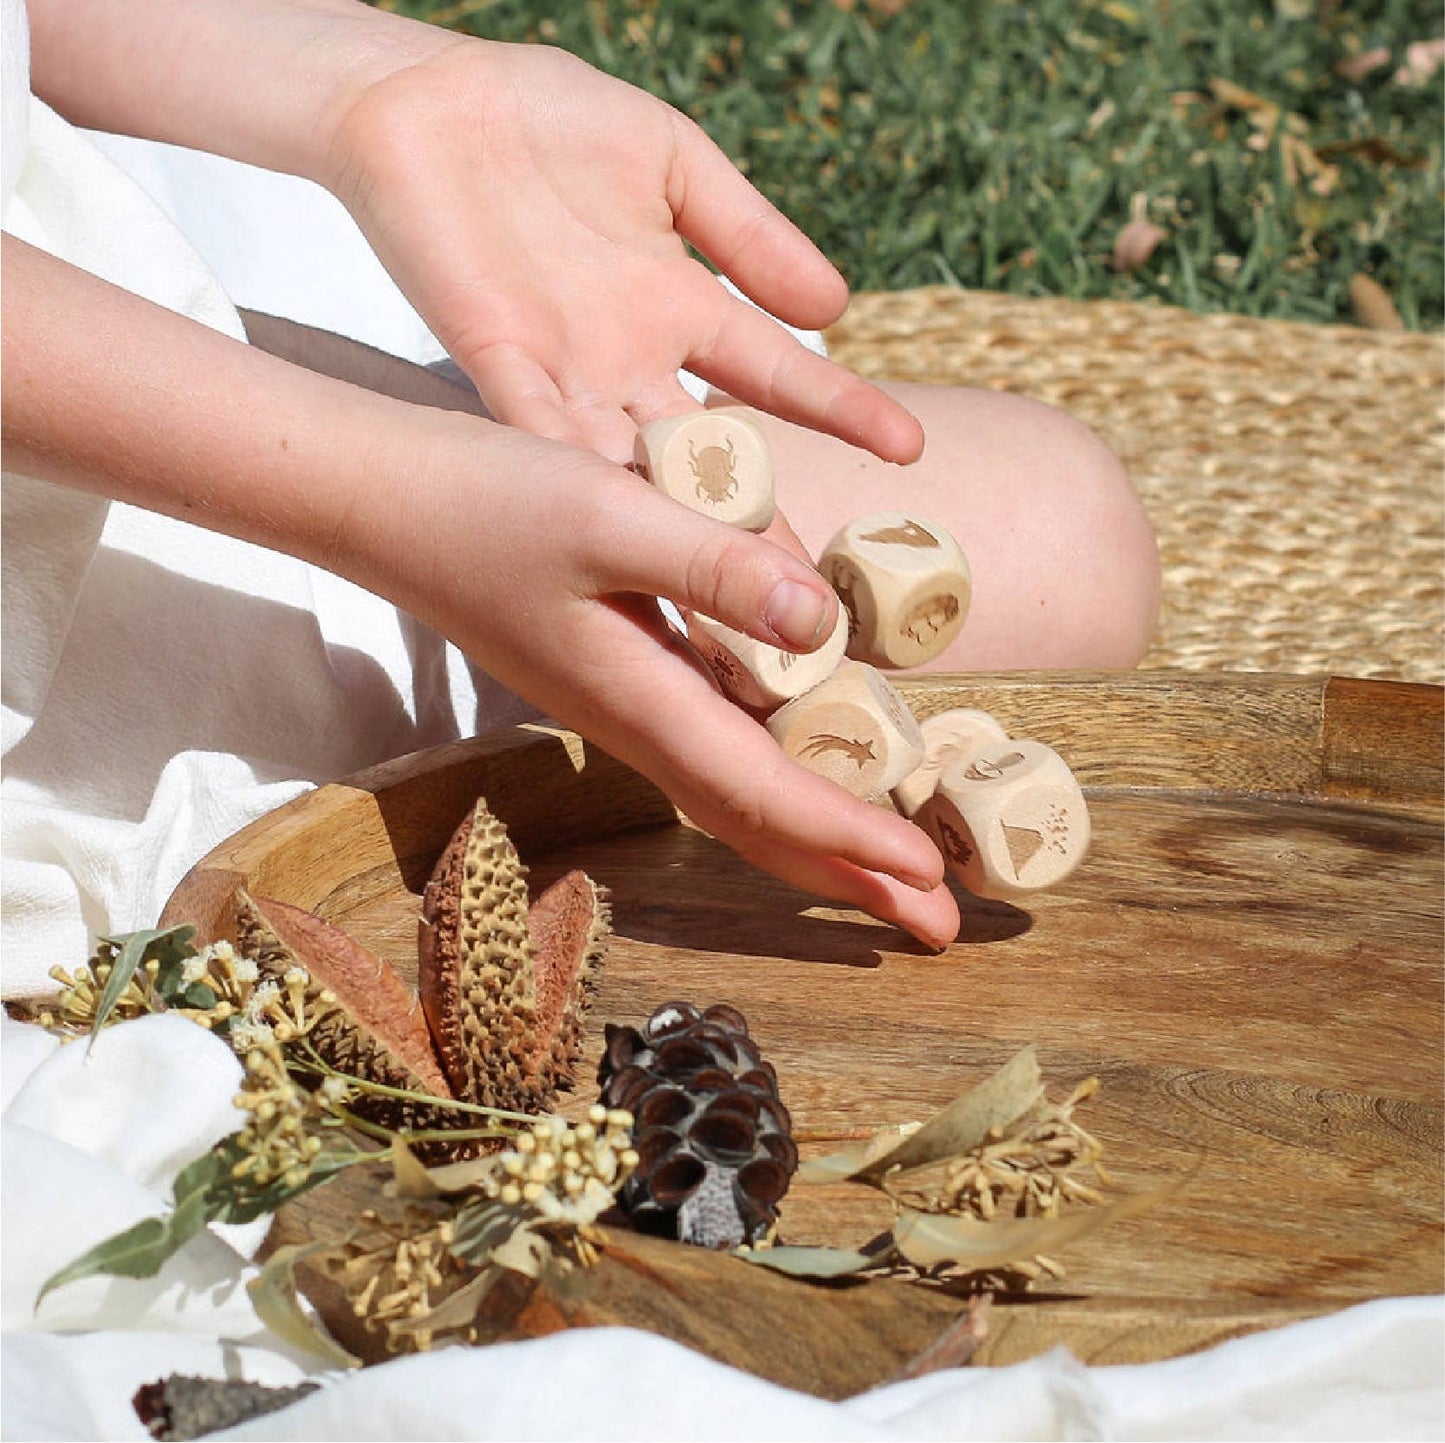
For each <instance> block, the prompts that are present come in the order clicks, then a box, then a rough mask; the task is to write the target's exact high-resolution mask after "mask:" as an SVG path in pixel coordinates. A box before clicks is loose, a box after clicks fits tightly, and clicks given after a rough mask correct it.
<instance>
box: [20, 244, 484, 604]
mask: <svg viewBox="0 0 1445 1443" xmlns="http://www.w3.org/2000/svg"><path fill="white" fill-rule="evenodd" d="M4 274H5V305H4V308H3V327H4V366H3V371H0V381H3V407H4V426H3V441H4V464H5V469H6V470H13V471H18V472H21V473H24V474H28V475H33V476H36V477H39V478H41V479H43V480H49V481H53V482H56V483H58V484H61V485H66V486H73V487H76V488H79V489H83V490H89V491H94V492H97V493H100V494H103V495H107V496H110V497H113V498H115V499H118V500H123V501H129V502H132V503H134V504H135V505H137V506H142V507H146V508H148V509H150V510H154V511H158V512H162V513H164V514H166V515H169V516H176V517H180V518H182V519H184V520H188V521H193V522H196V523H198V524H200V525H203V526H206V527H209V528H210V529H212V530H216V531H220V532H224V533H226V534H228V535H232V536H238V537H242V538H244V539H246V540H249V541H254V542H258V543H260V544H262V545H265V546H269V547H273V548H275V549H277V550H281V551H286V552H289V553H290V554H292V555H295V556H300V557H303V558H305V559H307V560H310V561H314V562H317V563H318V564H321V565H325V566H328V567H330V568H331V569H333V570H337V571H339V572H341V573H342V574H344V575H348V576H350V577H351V579H353V580H355V581H358V582H360V583H361V584H363V585H367V586H370V587H371V588H372V589H373V590H382V591H384V590H386V589H387V588H388V586H389V585H390V584H391V580H392V578H388V576H387V575H386V566H385V562H384V561H383V560H382V558H383V557H384V555H385V552H386V548H385V546H384V544H383V543H384V536H383V534H382V533H383V532H384V531H385V529H386V527H387V526H388V524H389V508H392V507H399V506H400V505H401V498H400V494H399V488H398V487H396V486H394V485H393V484H392V479H393V478H396V477H401V476H405V475H407V474H408V473H409V472H410V471H412V470H413V469H414V467H415V464H416V457H415V452H416V450H417V449H419V445H422V444H425V442H426V440H427V438H428V437H429V436H430V435H431V433H432V431H433V430H436V431H438V432H439V434H442V435H445V436H447V437H448V444H453V443H452V442H451V441H450V433H449V432H447V431H446V428H447V427H453V428H454V427H456V426H457V425H458V424H465V425H467V426H471V427H476V428H478V432H477V434H478V436H479V438H481V439H485V438H486V436H488V435H489V434H490V433H491V432H494V431H495V430H496V428H495V427H492V426H489V425H488V423H487V422H484V421H479V420H475V419H474V418H470V417H467V418H461V417H452V416H447V415H444V414H443V413H440V412H432V411H429V410H428V409H427V408H424V407H417V406H410V405H407V404H405V403H403V402H398V401H392V400H390V399H387V398H384V397H378V396H374V395H372V394H371V393H369V392H366V391H363V390H361V389H359V388H357V387H354V386H350V385H347V384H345V383H343V382H340V381H335V380H332V379H330V378H329V377H325V376H319V375H315V374H312V373H310V372H308V371H305V370H302V369H300V368H298V367H296V366H292V365H289V364H287V363H286V362H285V361H282V360H278V359H277V358H275V357H273V356H269V355H266V354H265V353H263V352H261V351H259V350H257V349H255V348H254V347H250V346H245V345H242V344H240V343H239V342H237V341H233V340H231V339H230V338H229V337H226V336H223V335H221V334H219V333H218V332H215V331H212V330H210V329H209V328H207V327H205V326H202V325H200V324H198V323H196V322H194V321H189V320H186V319H185V318H183V317H181V316H178V315H175V314H173V313H172V312H170V311H167V310H164V309H162V308H161V307H158V306H154V305H151V304H150V303H149V302H147V301H144V300H141V299H140V298H139V297H136V296H133V295H131V294H129V293H128V292H125V291H122V290H119V289H117V288H116V287H113V286H110V285H108V284H106V283H105V282H104V281H100V280H97V279H96V278H95V277H93V276H90V275H88V274H86V273H85V272H83V271H78V270H76V269H75V268H73V267H71V266H68V265H66V264H65V263H64V262H62V261H58V260H56V259H54V258H53V257H51V256H48V255H46V254H45V253H44V252H41V251H38V250H35V249H33V248H31V247H29V246H27V245H25V244H24V243H23V242H20V241H17V240H15V239H14V238H13V237H10V236H8V235H7V236H5V237H4Z"/></svg>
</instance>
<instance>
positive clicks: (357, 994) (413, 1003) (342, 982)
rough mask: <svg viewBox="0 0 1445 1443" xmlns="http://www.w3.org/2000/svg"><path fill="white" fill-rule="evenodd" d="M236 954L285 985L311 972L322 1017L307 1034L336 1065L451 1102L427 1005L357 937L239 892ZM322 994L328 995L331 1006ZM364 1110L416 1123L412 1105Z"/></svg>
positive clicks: (313, 1003)
mask: <svg viewBox="0 0 1445 1443" xmlns="http://www.w3.org/2000/svg"><path fill="white" fill-rule="evenodd" d="M236 950H237V951H238V952H239V953H240V954H241V956H243V957H245V958H247V959H249V960H250V961H252V962H254V963H255V964H256V966H257V969H258V971H259V972H260V974H261V976H262V977H263V978H266V979H269V980H270V981H272V982H275V983H277V984H278V985H282V984H284V983H285V982H286V979H287V974H288V973H290V972H291V971H292V969H294V968H298V967H299V968H301V969H303V970H304V971H305V973H306V979H307V980H306V982H305V984H304V985H305V996H306V1006H307V1008H308V1009H313V1010H319V1011H320V1012H321V1016H320V1018H319V1020H317V1021H316V1022H315V1023H314V1024H313V1025H311V1026H310V1028H309V1030H308V1032H307V1037H308V1040H309V1041H310V1043H311V1045H312V1046H313V1047H314V1048H315V1049H316V1051H317V1052H318V1053H319V1054H320V1055H321V1056H322V1057H323V1058H324V1059H325V1060H326V1061H327V1062H329V1063H330V1064H331V1065H332V1066H333V1067H335V1068H337V1069H339V1070H340V1071H342V1072H348V1073H350V1074H351V1075H352V1076H354V1077H364V1078H367V1079H369V1080H370V1081H372V1082H380V1083H384V1084H385V1085H386V1086H388V1087H399V1088H404V1089H405V1090H407V1091H409V1092H422V1093H431V1094H433V1095H435V1096H437V1097H450V1096H451V1089H450V1087H449V1086H448V1084H447V1079H446V1077H445V1075H444V1074H443V1072H442V1068H441V1064H440V1062H439V1061H438V1059H437V1054H436V1051H435V1049H434V1048H433V1046H432V1040H431V1034H430V1033H429V1032H428V1030H427V1025H426V1019H425V1018H424V1017H423V1015H422V1011H421V1006H420V1004H419V1002H418V1001H417V998H416V995H415V994H414V993H413V992H412V990H411V988H409V987H408V986H407V985H406V983H405V982H403V981H402V979H401V978H400V977H399V976H398V975H397V973H396V972H395V971H394V970H393V969H392V968H391V967H390V966H388V965H387V964H386V963H385V962H384V961H382V959H381V958H379V957H377V956H376V955H375V954H373V953H371V952H368V951H367V949H366V948H365V947H363V946H362V945H361V944H360V943H359V942H357V941H356V940H355V939H354V938H352V937H350V936H348V935H347V933H345V932H343V931H342V930H341V929H340V928H339V927H336V926H334V925H332V924H331V923H330V922H326V921H324V920H322V918H320V917H317V916H314V915H313V914H312V913H310V912H307V911H304V910H302V909H301V908H300V907H292V906H290V905H289V904H287V903H285V902H277V901H274V900H272V899H270V898H266V897H252V896H251V895H250V894H249V893H247V892H246V891H245V890H244V889H241V890H240V891H239V892H238V894H237V908H236ZM323 994H329V1001H327V1000H324V998H323ZM355 1105H356V1108H357V1110H358V1111H360V1112H363V1113H365V1114H366V1115H368V1116H374V1117H376V1119H377V1120H378V1121H381V1122H384V1123H386V1124H387V1125H388V1126H406V1125H408V1124H414V1123H415V1122H416V1121H417V1119H416V1118H415V1117H414V1116H413V1111H414V1109H413V1107H412V1105H411V1104H406V1103H400V1102H393V1101H390V1100H388V1099H382V1098H370V1099H363V1100H359V1101H358V1102H357V1103H356V1104H355Z"/></svg>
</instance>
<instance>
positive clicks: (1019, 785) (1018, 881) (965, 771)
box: [913, 740, 1089, 898]
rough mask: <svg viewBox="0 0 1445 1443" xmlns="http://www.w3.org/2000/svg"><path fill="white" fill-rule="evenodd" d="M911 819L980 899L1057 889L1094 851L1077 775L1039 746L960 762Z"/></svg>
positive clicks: (993, 751) (1008, 745) (994, 746)
mask: <svg viewBox="0 0 1445 1443" xmlns="http://www.w3.org/2000/svg"><path fill="white" fill-rule="evenodd" d="M913 820H914V821H915V822H917V823H918V825H919V826H921V827H922V828H923V829H924V831H926V832H927V833H928V834H929V835H930V836H931V837H932V838H933V839H934V841H935V842H937V843H938V848H939V850H940V851H941V852H942V853H943V856H944V860H945V862H946V863H947V865H948V870H949V871H950V872H951V873H952V874H953V875H954V876H955V877H957V878H958V880H959V881H960V882H962V883H963V885H964V886H965V887H967V888H968V889H969V891H970V892H973V893H975V894H976V895H977V896H980V897H999V898H1008V897H1018V896H1022V895H1024V894H1026V893H1029V892H1037V891H1040V890H1042V889H1043V888H1045V887H1052V886H1055V885H1056V884H1057V883H1059V882H1061V881H1063V880H1064V878H1065V877H1067V876H1068V875H1069V873H1070V872H1072V871H1073V870H1074V868H1075V867H1077V866H1078V865H1079V863H1080V862H1081V861H1083V859H1084V853H1085V852H1086V851H1087V850H1088V846H1089V809H1088V806H1087V805H1086V804H1085V802H1084V794H1083V792H1082V791H1081V790H1080V789H1079V784H1078V782H1077V781H1075V780H1074V774H1073V773H1072V772H1071V771H1070V770H1069V768H1068V766H1067V765H1066V764H1065V762H1064V759H1063V758H1062V757H1061V756H1059V754H1058V753H1057V752H1055V751H1053V750H1052V749H1050V748H1049V747H1046V746H1045V745H1044V744H1043V743H1042V742H1036V741H1026V740H1025V741H996V742H991V743H989V744H988V745H987V746H985V747H984V749H983V750H982V751H980V752H979V753H977V755H975V756H973V757H971V758H969V759H967V760H959V761H955V762H954V763H953V764H952V765H951V766H949V767H947V768H946V769H945V770H944V772H943V775H942V776H941V777H940V778H939V779H938V786H937V789H936V790H935V791H934V793H933V795H932V796H931V797H930V798H929V799H928V800H927V801H926V802H924V804H923V805H922V806H921V807H920V808H919V809H918V811H917V812H916V813H915V814H914V818H913Z"/></svg>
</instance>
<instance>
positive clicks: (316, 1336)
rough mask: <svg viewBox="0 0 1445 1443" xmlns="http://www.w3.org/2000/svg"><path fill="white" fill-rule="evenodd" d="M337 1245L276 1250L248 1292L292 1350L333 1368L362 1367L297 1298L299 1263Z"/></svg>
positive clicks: (294, 1245) (261, 1315)
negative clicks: (302, 1352) (297, 1267)
mask: <svg viewBox="0 0 1445 1443" xmlns="http://www.w3.org/2000/svg"><path fill="white" fill-rule="evenodd" d="M335 1246H336V1244H335V1243H334V1242H331V1241H330V1240H327V1241H324V1242H314V1243H292V1244H290V1245H289V1246H287V1247H283V1248H277V1249H276V1251H275V1252H274V1253H272V1254H271V1256H270V1257H269V1258H267V1259H266V1262H265V1264H264V1265H263V1266H262V1268H261V1271H260V1273H259V1274H258V1275H257V1276H256V1277H254V1278H252V1279H251V1281H250V1282H249V1283H247V1284H246V1292H247V1293H248V1294H249V1295H250V1298H251V1306H252V1307H253V1308H255V1310H256V1316H257V1317H258V1318H260V1320H261V1321H262V1322H263V1323H265V1325H266V1326H267V1327H268V1328H270V1329H271V1331H272V1332H273V1333H276V1334H277V1335H278V1336H279V1337H281V1338H284V1339H285V1340H286V1342H288V1343H290V1344H291V1345H292V1347H295V1348H300V1349H302V1350H303V1351H304V1352H307V1353H313V1354H315V1355H316V1356H317V1357H319V1358H321V1359H323V1360H324V1361H325V1362H327V1363H329V1364H330V1365H331V1366H332V1367H333V1368H359V1367H360V1366H361V1359H360V1358H357V1357H353V1356H352V1354H350V1353H348V1352H347V1351H346V1349H345V1348H343V1347H342V1346H341V1345H340V1344H339V1343H338V1342H337V1341H336V1340H335V1339H334V1338H333V1337H331V1335H330V1334H329V1333H327V1332H326V1331H325V1329H324V1328H323V1327H322V1326H321V1323H320V1321H319V1320H318V1319H317V1318H315V1317H314V1316H313V1315H312V1314H310V1313H308V1312H306V1310H305V1309H304V1308H302V1306H301V1302H300V1299H299V1298H298V1297H297V1295H296V1273H295V1267H296V1264H297V1263H298V1262H300V1261H301V1260H302V1259H303V1258H306V1257H310V1256H312V1255H313V1254H315V1253H319V1252H324V1251H325V1250H326V1249H328V1248H332V1247H335Z"/></svg>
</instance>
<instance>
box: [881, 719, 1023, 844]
mask: <svg viewBox="0 0 1445 1443" xmlns="http://www.w3.org/2000/svg"><path fill="white" fill-rule="evenodd" d="M918 728H919V730H920V731H921V732H922V733H923V761H922V763H921V765H920V766H919V767H918V769H917V771H915V772H913V773H912V774H911V775H909V776H906V777H904V779H903V780H902V781H901V782H899V783H898V785H897V786H896V787H894V788H893V805H894V806H895V807H897V808H898V810H899V812H900V813H901V814H902V815H903V816H905V817H912V816H913V815H914V814H915V813H916V812H917V811H918V809H919V808H920V807H921V806H922V805H923V804H924V802H926V801H927V800H928V799H929V797H931V796H932V795H933V793H934V790H935V789H936V788H937V786H938V779H939V777H941V776H942V775H943V773H944V772H945V771H947V770H948V768H949V767H951V766H952V765H953V763H954V762H956V761H968V760H969V759H970V758H971V757H976V756H977V755H978V754H979V753H980V752H981V751H983V749H984V748H985V747H987V746H989V745H991V744H992V743H993V742H1006V741H1007V740H1008V733H1007V732H1006V731H1005V730H1004V729H1003V727H1002V726H1000V725H999V723H998V722H997V721H995V720H994V718H993V717H991V716H990V715H989V714H988V713H987V712H986V711H978V710H977V709H975V708H973V707H953V708H952V709H951V710H949V711H941V712H937V713H936V714H935V715H933V716H930V717H924V718H923V720H922V721H920V722H919V724H918Z"/></svg>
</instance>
